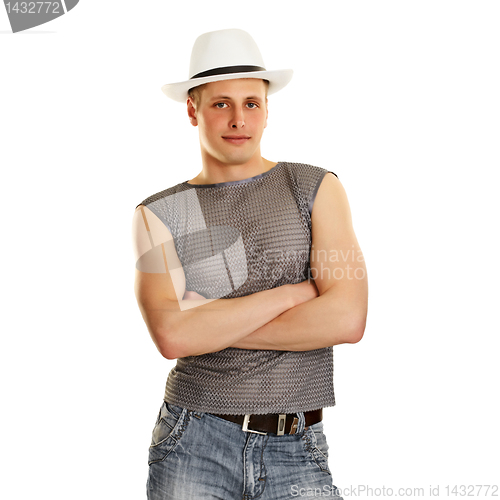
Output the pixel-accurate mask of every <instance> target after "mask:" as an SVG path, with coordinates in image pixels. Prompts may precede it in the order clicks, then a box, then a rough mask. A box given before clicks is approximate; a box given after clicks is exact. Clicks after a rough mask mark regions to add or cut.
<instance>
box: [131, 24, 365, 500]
mask: <svg viewBox="0 0 500 500" xmlns="http://www.w3.org/2000/svg"><path fill="white" fill-rule="evenodd" d="M290 78H291V71H290V70H283V71H266V70H265V68H264V63H263V61H262V58H261V55H260V52H259V49H258V48H257V46H256V44H255V42H254V41H253V39H252V38H251V37H250V35H248V33H246V32H244V31H241V30H222V31H216V32H211V33H206V34H204V35H202V36H200V37H199V38H198V39H197V41H196V42H195V45H194V48H193V52H192V56H191V67H190V79H189V80H188V81H187V82H181V83H176V84H169V85H165V86H164V87H163V91H164V92H165V93H166V94H167V96H169V97H171V98H173V99H175V100H178V101H183V102H187V112H188V116H189V120H190V121H191V124H192V125H193V126H196V127H198V129H199V137H200V147H201V155H202V166H203V168H202V170H201V172H200V173H199V174H198V175H197V176H196V177H195V178H194V179H191V180H190V181H185V182H183V183H180V184H177V185H176V186H173V187H171V188H168V189H166V190H164V191H161V192H159V193H156V194H155V195H153V196H150V197H149V198H147V199H145V200H144V201H143V202H142V203H141V204H139V205H138V206H137V208H136V212H135V214H134V221H133V239H134V248H135V253H136V257H137V263H136V268H137V270H136V286H135V291H136V296H137V301H138V304H139V307H140V310H141V313H142V315H143V318H144V321H145V323H146V325H147V327H148V330H149V332H150V334H151V337H152V339H153V341H154V343H155V344H156V346H157V348H158V350H159V351H160V353H161V354H162V355H163V356H164V357H165V358H167V359H176V358H177V364H176V366H175V367H174V368H173V369H172V370H171V372H170V373H169V376H168V380H167V384H166V389H165V395H164V402H163V404H162V406H161V408H160V412H159V414H158V418H157V421H156V424H155V427H154V430H153V436H152V442H151V446H150V448H149V477H148V481H147V491H148V498H149V499H155V500H160V499H162V500H164V499H175V500H181V499H184V498H186V499H188V498H189V499H196V498H203V499H215V498H217V499H230V498H243V499H244V500H245V499H251V498H259V499H261V500H266V499H273V500H277V499H284V498H287V499H288V498H291V497H296V496H307V494H309V496H311V493H310V492H313V493H314V492H315V494H316V496H317V495H318V492H321V494H322V495H323V496H330V497H332V498H335V496H336V495H335V486H334V485H333V484H332V475H331V471H330V469H329V466H328V448H329V447H328V444H327V442H326V437H325V435H324V433H323V422H322V408H324V407H327V406H333V405H334V404H335V398H334V392H333V352H332V346H334V345H336V344H341V343H356V342H358V341H359V340H360V339H361V338H362V336H363V333H364V329H365V323H366V314H367V279H366V269H365V266H364V262H363V258H362V254H361V250H360V248H359V245H358V242H357V240H356V236H355V234H354V231H353V228H352V224H351V216H350V210H349V205H348V202H347V197H346V194H345V191H344V189H343V187H342V185H341V183H340V181H339V180H338V179H337V177H336V175H335V174H333V173H332V172H328V171H327V170H325V169H323V168H319V167H314V166H311V165H305V164H297V163H288V162H280V163H275V162H271V161H269V160H266V159H264V158H263V157H262V156H261V151H260V140H261V137H262V134H263V132H264V129H265V127H266V125H267V116H268V108H267V104H268V101H267V94H268V93H269V94H271V93H273V92H276V91H277V90H279V89H281V88H282V87H284V86H285V85H286V84H287V83H288V82H289V80H290Z"/></svg>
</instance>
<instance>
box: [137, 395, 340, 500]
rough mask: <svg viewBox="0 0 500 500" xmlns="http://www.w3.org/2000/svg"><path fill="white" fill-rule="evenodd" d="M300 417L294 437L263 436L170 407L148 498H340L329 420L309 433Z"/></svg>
mask: <svg viewBox="0 0 500 500" xmlns="http://www.w3.org/2000/svg"><path fill="white" fill-rule="evenodd" d="M297 415H298V417H299V423H298V428H297V431H296V433H295V434H285V435H283V436H278V435H276V434H273V433H267V434H266V435H263V434H255V433H252V432H244V431H243V430H242V429H241V426H240V425H238V424H235V423H233V422H229V421H227V420H224V419H222V418H220V417H217V416H215V415H212V414H211V413H204V412H197V411H193V410H188V409H186V408H181V407H180V406H175V405H172V404H170V403H167V402H163V404H162V406H161V408H160V412H159V414H158V418H157V420H156V424H155V426H154V429H153V435H152V441H151V446H150V447H149V461H148V463H149V475H148V480H147V498H148V500H184V499H186V500H187V499H189V500H196V499H206V500H210V499H220V500H232V499H238V500H242V499H243V500H250V499H259V500H281V499H290V498H299V499H300V498H307V497H311V496H312V497H315V498H316V497H327V498H334V499H336V500H339V499H340V497H338V496H337V494H336V488H335V486H334V485H333V484H332V475H331V472H330V469H329V466H328V444H327V442H326V437H325V435H324V433H323V422H318V423H316V424H314V425H311V426H309V427H308V428H307V429H305V428H304V423H305V421H304V414H303V413H298V414H297ZM340 500H341V499H340Z"/></svg>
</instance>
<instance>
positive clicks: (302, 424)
mask: <svg viewBox="0 0 500 500" xmlns="http://www.w3.org/2000/svg"><path fill="white" fill-rule="evenodd" d="M297 416H298V417H299V423H298V425H297V430H296V431H295V432H296V434H302V433H303V432H304V428H305V426H306V419H305V417H304V412H303V411H300V412H297Z"/></svg>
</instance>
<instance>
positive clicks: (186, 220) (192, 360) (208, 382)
mask: <svg viewBox="0 0 500 500" xmlns="http://www.w3.org/2000/svg"><path fill="white" fill-rule="evenodd" d="M327 172H328V171H327V170H326V169H323V168H319V167H314V166H312V165H306V164H300V163H287V162H280V163H278V164H277V165H276V166H274V167H273V168H272V169H270V170H268V171H267V172H264V173H262V174H260V175H256V176H255V177H250V178H248V179H243V180H239V181H232V182H221V183H217V184H204V185H197V184H188V183H187V181H186V182H183V183H180V184H177V185H176V186H173V187H171V188H168V189H166V190H164V191H161V192H159V193H157V194H154V195H152V196H150V197H149V198H146V199H145V200H144V201H143V202H142V203H141V204H142V205H145V206H146V207H148V208H149V209H150V210H151V211H152V212H153V213H154V214H155V215H156V216H157V217H158V218H159V219H161V221H162V222H163V223H164V224H165V225H166V226H167V227H168V228H169V230H170V232H171V234H172V236H173V239H174V245H175V248H176V250H177V254H178V256H179V260H180V262H181V264H182V268H183V271H184V274H185V277H186V290H191V291H195V292H197V293H199V294H201V295H203V296H204V297H205V298H223V299H224V298H233V297H242V296H245V295H250V294H252V293H255V292H259V291H261V290H268V289H271V288H275V287H278V286H282V285H285V284H288V283H290V284H295V283H300V282H302V281H304V280H306V279H307V278H308V277H309V276H310V275H309V256H310V250H311V212H312V207H313V203H314V199H315V197H316V193H317V191H318V188H319V186H320V184H321V181H322V180H323V177H324V176H325V174H326V173H327ZM332 173H333V172H332ZM334 175H336V174H334ZM255 314H259V311H257V310H256V311H255ZM304 335H308V332H307V330H305V331H304ZM164 399H165V401H168V402H169V403H172V404H175V405H178V406H181V407H184V408H188V409H191V410H196V411H201V412H208V413H222V414H247V413H254V414H265V413H295V412H302V411H309V410H315V409H318V408H323V407H326V406H333V405H335V396H334V391H333V348H332V347H325V348H322V349H314V350H311V351H275V350H251V349H236V348H232V347H229V348H226V349H223V350H221V351H218V352H211V353H206V354H202V355H199V356H187V357H184V358H179V359H178V360H177V364H176V366H175V367H174V368H172V370H171V371H170V373H169V375H168V379H167V384H166V388H165V395H164Z"/></svg>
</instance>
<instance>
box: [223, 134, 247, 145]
mask: <svg viewBox="0 0 500 500" xmlns="http://www.w3.org/2000/svg"><path fill="white" fill-rule="evenodd" d="M222 138H223V139H224V140H225V141H228V142H230V143H231V144H244V143H245V142H246V141H248V140H249V139H250V137H249V136H248V135H223V136H222Z"/></svg>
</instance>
